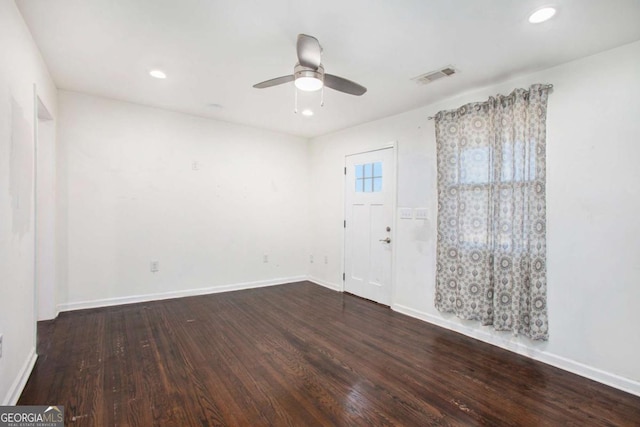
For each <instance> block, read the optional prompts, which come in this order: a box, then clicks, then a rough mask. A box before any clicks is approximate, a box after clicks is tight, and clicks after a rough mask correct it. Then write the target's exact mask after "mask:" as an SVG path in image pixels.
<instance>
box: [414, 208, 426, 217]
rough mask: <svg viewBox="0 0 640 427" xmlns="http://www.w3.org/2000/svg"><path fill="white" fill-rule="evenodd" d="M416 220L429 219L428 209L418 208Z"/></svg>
mask: <svg viewBox="0 0 640 427" xmlns="http://www.w3.org/2000/svg"><path fill="white" fill-rule="evenodd" d="M416 219H427V208H416Z"/></svg>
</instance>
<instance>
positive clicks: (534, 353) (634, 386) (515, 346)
mask: <svg viewBox="0 0 640 427" xmlns="http://www.w3.org/2000/svg"><path fill="white" fill-rule="evenodd" d="M391 308H392V309H393V310H395V311H397V312H399V313H402V314H406V315H407V316H411V317H414V318H416V319H419V320H423V321H425V322H428V323H431V324H433V325H436V326H440V327H443V328H445V329H448V330H451V331H455V332H458V333H461V334H463V335H466V336H468V337H471V338H475V339H477V340H480V341H483V342H486V343H489V344H492V345H495V346H496V347H500V348H503V349H505V350H509V351H513V352H514V353H518V354H521V355H523V356H526V357H529V358H531V359H534V360H537V361H539V362H543V363H546V364H548V365H551V366H555V367H556V368H560V369H563V370H565V371H569V372H572V373H574V374H576V375H580V376H582V377H585V378H589V379H591V380H594V381H597V382H599V383H602V384H606V385H608V386H611V387H614V388H617V389H619V390H622V391H626V392H627V393H631V394H635V395H636V396H640V382H638V381H634V380H631V379H628V378H624V377H621V376H619V375H616V374H612V373H610V372H606V371H603V370H600V369H597V368H594V367H592V366H588V365H585V364H583V363H580V362H576V361H575V360H571V359H567V358H565V357H562V356H558V355H556V354H553V353H549V352H546V351H544V350H539V349H536V348H533V347H529V346H526V345H524V344H521V343H517V342H514V341H511V340H508V339H504V340H503V339H500V338H499V337H496V336H495V335H492V334H490V333H489V332H487V331H482V330H478V329H476V328H469V327H467V326H465V325H461V324H459V323H456V322H454V321H451V320H448V319H444V318H442V317H438V316H434V315H432V314H429V313H425V312H422V311H419V310H415V309H412V308H410V307H406V306H403V305H400V304H394V305H393V306H392V307H391Z"/></svg>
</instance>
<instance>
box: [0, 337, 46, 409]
mask: <svg viewBox="0 0 640 427" xmlns="http://www.w3.org/2000/svg"><path fill="white" fill-rule="evenodd" d="M37 359H38V355H37V354H36V349H35V347H34V348H32V349H31V351H30V352H29V356H28V357H27V360H25V362H24V365H22V369H20V372H19V373H18V376H17V377H16V379H15V380H14V381H13V384H11V387H10V388H9V391H8V392H7V395H6V396H5V398H4V401H3V402H2V406H14V405H15V404H16V403H18V399H20V395H21V394H22V390H24V386H26V385H27V380H29V376H30V375H31V371H32V370H33V367H34V366H35V364H36V360H37Z"/></svg>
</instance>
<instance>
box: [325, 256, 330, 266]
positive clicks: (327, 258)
mask: <svg viewBox="0 0 640 427" xmlns="http://www.w3.org/2000/svg"><path fill="white" fill-rule="evenodd" d="M324 263H325V264H329V257H328V256H326V255H325V256H324Z"/></svg>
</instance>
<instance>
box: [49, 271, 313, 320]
mask: <svg viewBox="0 0 640 427" xmlns="http://www.w3.org/2000/svg"><path fill="white" fill-rule="evenodd" d="M305 280H307V276H293V277H282V278H278V279H271V280H260V281H257V282H244V283H235V284H231V285H221V286H211V287H208V288H198V289H186V290H180V291H170V292H162V293H155V294H144V295H131V296H126V297H115V298H105V299H97V300H91V301H78V302H69V303H64V304H58V312H62V311H73V310H84V309H87V308H98V307H109V306H113V305H122V304H135V303H138V302H148V301H158V300H163V299H172V298H182V297H191V296H197V295H207V294H216V293H219V292H230V291H239V290H243V289H253V288H262V287H265V286H275V285H284V284H286V283H294V282H302V281H305Z"/></svg>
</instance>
